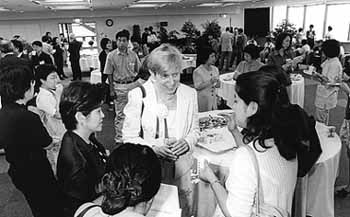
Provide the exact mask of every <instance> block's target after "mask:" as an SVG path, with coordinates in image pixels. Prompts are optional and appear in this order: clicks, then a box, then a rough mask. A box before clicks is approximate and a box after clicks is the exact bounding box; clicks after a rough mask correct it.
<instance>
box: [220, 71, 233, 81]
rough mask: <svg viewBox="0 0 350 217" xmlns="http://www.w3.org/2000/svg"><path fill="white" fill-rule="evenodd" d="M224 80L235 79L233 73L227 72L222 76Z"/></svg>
mask: <svg viewBox="0 0 350 217" xmlns="http://www.w3.org/2000/svg"><path fill="white" fill-rule="evenodd" d="M222 77H223V78H222V80H224V81H231V80H232V79H233V73H227V74H226V75H223V76H222Z"/></svg>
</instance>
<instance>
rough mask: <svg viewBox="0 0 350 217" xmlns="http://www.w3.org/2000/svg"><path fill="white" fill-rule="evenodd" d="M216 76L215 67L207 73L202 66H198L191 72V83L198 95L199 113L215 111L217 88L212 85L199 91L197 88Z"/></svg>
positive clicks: (217, 72) (216, 70)
mask: <svg viewBox="0 0 350 217" xmlns="http://www.w3.org/2000/svg"><path fill="white" fill-rule="evenodd" d="M218 76H219V70H218V68H217V67H215V66H211V70H210V71H208V70H207V69H206V68H205V67H204V66H203V65H200V66H199V67H198V68H196V69H195V70H194V71H193V83H194V87H195V88H196V90H197V93H198V111H199V112H205V111H211V110H215V109H217V96H216V95H217V88H216V87H215V86H214V85H209V86H207V87H205V88H203V89H200V90H199V89H198V87H199V86H201V85H202V84H203V83H206V82H209V81H210V79H212V78H213V77H218Z"/></svg>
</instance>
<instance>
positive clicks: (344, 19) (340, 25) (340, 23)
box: [325, 4, 350, 41]
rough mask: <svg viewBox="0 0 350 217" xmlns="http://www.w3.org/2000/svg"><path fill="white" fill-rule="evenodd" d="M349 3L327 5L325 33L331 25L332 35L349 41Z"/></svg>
mask: <svg viewBox="0 0 350 217" xmlns="http://www.w3.org/2000/svg"><path fill="white" fill-rule="evenodd" d="M349 11H350V4H341V5H329V6H328V14H327V22H326V29H325V33H327V27H328V26H332V28H333V30H332V35H333V37H334V38H335V39H336V40H338V41H349V38H348V34H349V24H350V14H349Z"/></svg>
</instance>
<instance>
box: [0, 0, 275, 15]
mask: <svg viewBox="0 0 350 217" xmlns="http://www.w3.org/2000/svg"><path fill="white" fill-rule="evenodd" d="M45 1H46V3H45ZM50 1H53V2H54V3H50ZM74 1H75V2H76V3H74ZM137 1H146V2H147V1H157V0H61V1H59V0H0V13H4V12H12V13H13V12H15V13H23V12H36V11H37V12H44V11H56V10H105V9H117V10H118V9H122V10H124V9H127V10H133V8H129V6H131V5H134V4H136V3H137ZM158 1H160V2H161V3H160V5H159V6H155V7H150V8H157V7H162V8H191V7H198V6H200V5H203V4H207V3H210V4H212V3H219V4H221V5H217V6H216V5H208V6H207V5H204V7H209V8H210V7H225V6H230V5H242V4H245V3H252V2H260V1H270V0H158ZM169 1H173V2H174V3H166V2H169ZM77 2H79V3H78V4H79V6H78V7H77V6H76V4H77ZM139 4H141V2H140V3H139ZM146 4H149V3H148V2H147V3H146Z"/></svg>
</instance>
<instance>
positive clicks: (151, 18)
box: [0, 7, 243, 42]
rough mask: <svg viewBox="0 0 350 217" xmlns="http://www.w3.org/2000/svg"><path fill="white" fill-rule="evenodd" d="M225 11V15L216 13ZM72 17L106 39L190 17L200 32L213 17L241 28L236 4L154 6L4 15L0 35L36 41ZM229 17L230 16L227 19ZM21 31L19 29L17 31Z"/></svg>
mask: <svg viewBox="0 0 350 217" xmlns="http://www.w3.org/2000/svg"><path fill="white" fill-rule="evenodd" d="M222 14H226V15H227V16H226V18H223V16H220V15H222ZM73 18H81V19H82V20H83V21H84V22H96V24H97V25H96V26H97V35H98V37H99V36H101V35H103V34H107V36H108V37H109V38H113V39H114V37H115V33H116V32H118V31H119V30H121V29H128V30H131V29H132V26H133V25H134V24H139V25H140V27H141V29H142V31H143V28H144V27H146V26H153V27H154V29H157V27H156V26H157V23H159V22H161V21H167V22H168V27H167V30H168V31H171V30H174V29H176V30H178V31H180V29H181V27H182V25H183V23H184V22H185V21H187V20H191V21H192V22H193V23H194V24H195V25H196V27H197V28H198V29H199V30H201V31H202V27H201V24H203V23H205V22H206V21H207V20H214V19H217V20H218V21H219V24H220V25H221V26H222V28H223V29H224V28H225V27H226V26H229V25H230V20H231V26H238V27H243V9H242V8H240V7H226V8H219V9H215V8H209V9H208V8H203V9H202V8H198V9H197V8H189V9H177V10H175V9H173V10H169V9H158V10H147V11H140V10H139V11H137V10H133V11H92V12H90V11H78V12H77V11H75V12H72V11H68V12H56V13H23V14H4V15H2V16H1V17H0V36H1V37H4V38H12V36H13V35H15V34H19V35H23V36H24V38H25V39H26V40H27V41H29V42H31V41H33V40H40V39H41V36H42V35H44V34H45V32H48V31H49V32H52V33H53V35H54V36H55V35H58V24H59V23H71V22H72V21H73ZM230 18H231V19H230ZM106 19H112V20H113V21H114V25H113V26H112V27H108V26H106V24H105V21H106ZM21 30H23V31H21Z"/></svg>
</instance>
